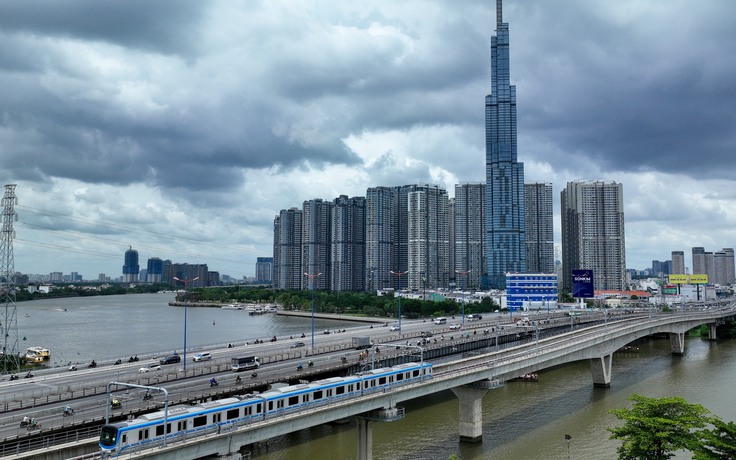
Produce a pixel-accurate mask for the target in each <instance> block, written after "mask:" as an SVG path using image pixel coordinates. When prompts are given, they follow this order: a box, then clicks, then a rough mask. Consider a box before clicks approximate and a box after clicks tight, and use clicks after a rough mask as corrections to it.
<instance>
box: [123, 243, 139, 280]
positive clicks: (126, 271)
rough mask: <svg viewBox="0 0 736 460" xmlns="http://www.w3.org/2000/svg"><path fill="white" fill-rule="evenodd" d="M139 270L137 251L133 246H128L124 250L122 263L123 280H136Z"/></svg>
mask: <svg viewBox="0 0 736 460" xmlns="http://www.w3.org/2000/svg"><path fill="white" fill-rule="evenodd" d="M139 271H140V266H139V265H138V251H136V250H135V249H133V247H130V249H128V250H127V251H125V264H124V265H123V282H124V283H136V282H138V272H139Z"/></svg>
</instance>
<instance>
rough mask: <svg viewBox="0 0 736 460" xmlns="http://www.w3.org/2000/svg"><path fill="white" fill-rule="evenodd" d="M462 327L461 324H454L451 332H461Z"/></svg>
mask: <svg viewBox="0 0 736 460" xmlns="http://www.w3.org/2000/svg"><path fill="white" fill-rule="evenodd" d="M461 327H462V326H460V325H459V324H453V325H452V326H450V330H451V331H457V330H459V329H460V328H461Z"/></svg>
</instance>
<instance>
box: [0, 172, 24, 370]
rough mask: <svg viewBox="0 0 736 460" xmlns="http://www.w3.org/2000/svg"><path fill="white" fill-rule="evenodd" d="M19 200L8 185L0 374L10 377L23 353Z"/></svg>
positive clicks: (0, 263) (1, 254)
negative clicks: (18, 301) (16, 226)
mask: <svg viewBox="0 0 736 460" xmlns="http://www.w3.org/2000/svg"><path fill="white" fill-rule="evenodd" d="M17 202H18V198H16V196H15V184H9V185H6V186H5V195H3V201H2V206H3V226H2V237H1V238H2V241H0V290H1V291H2V301H3V303H4V304H5V308H4V309H3V310H2V313H3V317H2V324H0V332H2V334H3V350H2V352H3V354H2V356H1V357H0V359H1V360H2V368H1V369H0V373H2V374H11V373H15V372H17V371H18V369H19V368H20V353H19V350H18V317H17V311H16V305H15V289H16V286H15V259H14V257H13V239H14V238H15V230H13V222H15V221H16V220H18V214H16V212H15V205H16V204H17Z"/></svg>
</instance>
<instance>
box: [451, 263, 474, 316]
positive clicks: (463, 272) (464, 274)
mask: <svg viewBox="0 0 736 460" xmlns="http://www.w3.org/2000/svg"><path fill="white" fill-rule="evenodd" d="M472 271H473V269H472V268H471V269H470V270H465V271H463V270H455V273H457V274H458V275H460V276H461V277H462V280H463V282H462V287H461V288H460V289H462V291H463V314H462V322H461V323H462V325H463V326H465V276H466V275H467V274H468V273H470V272H472Z"/></svg>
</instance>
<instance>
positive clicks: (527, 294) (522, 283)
mask: <svg viewBox="0 0 736 460" xmlns="http://www.w3.org/2000/svg"><path fill="white" fill-rule="evenodd" d="M557 294H558V287H557V275H556V274H555V273H507V274H506V307H507V308H508V309H509V310H512V311H519V310H540V311H545V310H547V311H549V310H554V309H556V308H557Z"/></svg>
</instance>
